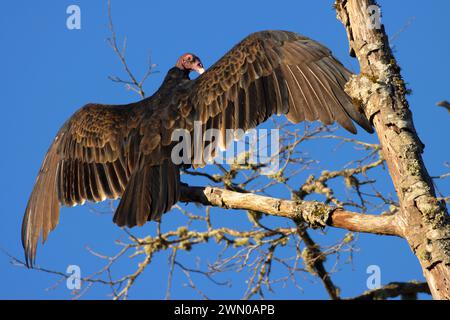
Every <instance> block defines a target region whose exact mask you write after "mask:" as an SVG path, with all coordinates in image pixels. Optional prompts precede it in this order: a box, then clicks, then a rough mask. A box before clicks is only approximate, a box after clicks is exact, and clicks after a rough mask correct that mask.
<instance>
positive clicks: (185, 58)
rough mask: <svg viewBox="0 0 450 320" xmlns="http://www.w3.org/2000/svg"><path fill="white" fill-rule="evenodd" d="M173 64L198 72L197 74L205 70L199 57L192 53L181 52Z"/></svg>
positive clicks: (182, 68)
mask: <svg viewBox="0 0 450 320" xmlns="http://www.w3.org/2000/svg"><path fill="white" fill-rule="evenodd" d="M175 66H176V67H177V68H179V69H181V70H188V71H195V72H198V73H199V74H202V73H203V72H205V69H204V68H203V64H202V62H201V61H200V58H199V57H197V56H196V55H195V54H192V53H185V54H183V55H182V56H181V57H180V58H179V59H178V61H177V64H176V65H175Z"/></svg>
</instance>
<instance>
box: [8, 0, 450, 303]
mask: <svg viewBox="0 0 450 320" xmlns="http://www.w3.org/2000/svg"><path fill="white" fill-rule="evenodd" d="M70 4H77V5H79V6H80V7H81V14H82V16H81V19H82V26H81V27H82V28H81V30H68V29H67V28H66V18H67V14H66V8H67V6H68V5H70ZM380 4H381V5H382V7H383V20H382V22H383V23H384V24H385V27H386V30H387V32H388V33H389V35H390V36H393V35H394V34H395V33H397V32H399V31H401V30H402V29H403V27H404V26H405V25H406V24H408V22H409V21H411V24H410V25H409V27H408V28H406V29H405V30H404V31H402V32H401V33H400V34H399V35H398V37H396V38H395V41H394V43H393V45H394V46H395V54H396V57H397V59H398V61H399V64H400V66H401V67H402V73H403V76H404V78H405V81H406V82H407V83H408V87H409V88H411V89H412V90H413V94H412V95H411V96H410V97H409V101H410V105H411V109H412V112H413V114H414V121H415V125H416V128H417V131H418V133H419V135H420V137H421V139H422V141H423V142H424V143H425V145H426V148H425V155H424V157H425V161H426V164H427V166H428V168H429V171H430V173H431V174H432V175H437V174H441V173H443V172H444V171H445V169H444V166H443V164H444V163H445V162H446V161H450V151H449V150H450V148H449V145H448V128H449V123H450V116H449V114H448V113H447V112H446V111H445V110H443V109H439V108H437V107H436V106H435V103H436V102H437V101H440V100H443V99H450V61H449V59H448V56H449V52H450V33H449V32H448V12H450V2H449V1H444V0H442V1H432V2H430V3H425V2H424V1H418V0H416V1H380ZM106 8H107V7H106V1H99V0H98V1H87V0H85V1H76V0H72V1H66V0H61V1H48V0H47V1H4V2H2V4H1V5H0V16H1V18H0V41H1V46H2V50H1V51H0V61H1V62H2V76H1V77H0V91H1V98H2V103H1V112H2V125H1V127H0V132H1V137H3V139H2V144H3V145H2V156H1V157H0V164H1V169H2V170H1V171H2V178H1V180H0V188H1V192H0V203H1V209H0V211H1V217H2V223H1V225H0V246H1V247H2V248H3V249H5V250H7V251H8V252H10V253H11V254H13V255H15V256H17V257H20V258H22V256H23V253H22V247H21V243H20V225H21V220H22V215H23V212H24V209H25V206H26V202H27V199H28V196H29V194H30V192H31V189H32V186H33V183H34V181H35V178H36V173H37V171H38V169H39V166H40V165H41V161H42V159H43V156H44V154H45V152H46V150H47V148H48V146H49V144H50V142H51V140H52V139H53V137H54V135H55V133H56V132H57V130H58V129H59V127H60V126H61V125H62V123H63V122H64V121H65V120H66V119H67V118H68V117H69V116H70V115H71V114H72V113H73V112H74V111H75V110H76V109H77V108H79V107H80V106H82V105H84V104H86V103H88V102H100V103H111V104H117V103H127V102H131V101H135V100H137V96H136V94H135V93H133V92H131V91H126V90H124V88H123V87H121V86H120V85H117V84H114V83H112V82H111V81H109V80H108V79H107V76H108V75H118V76H121V77H125V74H124V73H123V70H122V66H121V65H120V64H119V63H118V60H117V57H116V56H115V55H114V53H113V52H112V50H111V49H110V47H109V46H108V44H107V43H106V41H105V39H106V38H107V37H108V35H109V33H108V29H107V11H106ZM113 17H114V21H115V27H116V30H117V32H118V36H119V37H120V39H121V38H122V36H123V35H126V36H127V38H128V51H127V58H128V61H129V64H130V67H131V68H132V69H133V70H135V71H136V73H137V74H138V76H141V75H142V74H143V72H144V70H145V66H146V61H147V57H148V55H149V53H150V54H151V56H152V59H153V62H154V63H157V64H158V68H157V69H158V70H159V71H160V73H157V74H154V75H152V76H151V77H150V78H149V80H148V81H147V83H146V86H145V89H146V91H147V93H151V92H153V91H154V90H155V89H156V88H157V87H158V86H159V84H160V83H161V81H162V78H163V76H164V74H165V72H166V70H168V69H169V68H170V67H172V66H173V65H174V63H175V61H176V59H177V57H178V56H179V55H180V54H181V53H184V52H186V51H192V52H195V53H196V54H197V55H199V56H200V57H201V58H202V61H203V62H204V64H205V65H206V66H208V65H211V64H212V63H214V62H215V61H216V59H218V58H220V57H221V56H222V54H223V53H225V52H226V51H227V50H228V49H229V48H230V47H231V46H232V45H234V44H235V43H236V42H238V41H239V40H241V39H242V38H243V37H244V36H246V35H247V34H249V33H251V32H254V31H257V30H262V29H285V30H291V31H296V32H299V33H302V34H305V35H307V36H309V37H311V38H313V39H316V40H319V41H320V42H322V43H324V44H325V45H327V46H328V47H329V48H330V49H331V50H332V51H333V52H334V54H335V55H336V56H337V57H338V58H339V59H340V60H341V61H342V62H343V63H344V64H345V65H347V66H348V67H349V68H350V69H353V70H354V71H356V70H357V64H356V61H355V60H354V59H352V58H350V57H349V56H348V54H347V53H348V43H347V38H346V35H345V32H344V29H343V27H342V25H341V24H340V22H338V21H337V20H336V18H335V11H334V10H333V9H332V1H299V0H295V1H294V0H291V1H285V0H278V1H266V0H260V1H257V2H256V1H242V0H238V1H236V0H229V1H226V2H223V1H183V2H182V1H117V0H116V1H113ZM362 137H363V139H366V140H367V141H376V140H375V139H376V137H374V136H368V135H365V136H362ZM316 148H320V147H316ZM337 156H338V155H337ZM440 189H441V191H443V192H444V193H446V194H449V193H450V186H449V183H448V181H447V182H443V183H441V184H440ZM238 215H239V214H238V213H236V216H238ZM241 215H244V214H241ZM167 217H168V218H167V220H168V227H174V228H176V227H177V225H178V224H179V223H178V222H177V220H176V219H175V218H174V217H175V215H174V217H172V218H171V217H169V216H167ZM111 219H112V216H111V215H98V214H94V213H92V212H90V211H89V207H88V206H84V207H77V208H71V209H63V210H62V212H61V220H60V224H59V226H58V228H57V229H56V231H55V232H53V233H52V234H51V235H50V237H49V240H48V242H47V244H46V245H45V246H44V247H40V248H39V251H38V255H39V256H38V263H39V265H41V266H43V267H48V268H51V269H56V270H61V271H64V270H65V268H66V266H67V265H69V264H78V265H80V266H81V267H82V270H83V272H86V273H90V272H93V271H96V270H97V269H98V268H99V267H100V266H101V264H100V261H99V260H98V259H96V258H94V257H92V256H91V255H90V254H89V253H88V252H87V251H86V249H85V246H86V245H89V246H90V247H92V248H95V249H96V250H98V251H100V252H102V253H106V254H108V253H113V252H115V251H116V250H117V247H116V246H115V245H114V244H113V241H114V240H115V239H118V238H122V239H124V233H123V231H121V230H120V229H119V228H117V227H116V226H115V225H113V224H112V223H111ZM239 221H240V220H239V219H236V223H239ZM227 223H230V220H229V219H228V222H227ZM283 223H284V222H283ZM334 232H335V231H333V230H330V231H329V233H330V237H335V236H336V234H337V235H342V233H336V234H334ZM138 233H139V234H142V235H143V234H146V233H154V225H150V224H149V225H147V226H146V227H144V228H143V230H140V231H138ZM323 238H324V237H323V236H322V239H323ZM357 245H358V247H359V248H360V251H359V252H357V253H356V254H355V255H354V262H353V264H352V265H348V264H347V265H342V266H341V268H342V271H341V272H339V273H338V274H336V275H335V277H334V280H335V281H336V283H337V285H338V286H340V287H341V288H342V289H343V292H342V293H343V296H352V295H356V294H358V293H361V292H362V291H364V290H365V289H366V278H367V274H366V268H367V266H369V265H372V264H376V265H379V266H380V267H381V270H382V283H383V284H386V283H388V282H390V281H409V280H414V279H418V280H421V279H423V278H422V274H421V270H420V267H419V264H418V262H417V260H416V259H415V257H414V256H413V255H412V253H411V252H410V249H409V248H408V245H407V244H406V243H405V242H404V241H402V240H400V239H392V238H382V237H376V236H370V235H361V236H360V239H359V241H358V243H357ZM207 253H208V252H207V251H206V250H202V249H200V250H199V251H193V252H191V253H190V254H189V255H190V258H191V261H195V260H194V259H192V257H195V255H197V254H198V255H199V256H200V257H202V258H203V259H207V258H208V255H207ZM134 262H137V261H134ZM154 262H155V263H154V265H152V266H151V267H150V268H149V269H148V270H147V271H146V273H145V274H144V275H143V277H142V278H139V280H138V282H137V284H136V286H135V288H134V290H133V291H132V292H131V294H130V298H163V297H164V293H165V285H166V279H167V272H168V263H167V256H166V255H159V256H157V257H156V258H155V261H154ZM127 268H129V265H128V267H127V265H124V266H120V267H119V268H118V269H117V274H118V275H120V274H121V272H123V271H125V270H129V269H127ZM0 270H1V276H2V285H1V286H0V298H27V299H29V298H35V299H57V298H59V299H67V298H71V295H70V292H69V290H67V289H66V288H65V287H64V286H60V287H58V288H56V289H55V290H50V291H48V290H46V289H47V288H48V287H51V286H52V285H53V284H54V283H55V281H57V279H58V278H57V277H54V276H50V275H46V274H43V273H40V272H36V271H30V270H25V269H24V268H18V267H14V266H12V265H11V264H10V262H9V259H8V258H7V257H6V256H5V255H3V254H0ZM242 280H243V277H239V276H237V278H236V281H235V283H234V285H233V287H231V288H227V289H224V288H223V287H214V286H212V285H211V284H210V283H208V282H204V281H203V282H202V281H201V280H199V281H200V283H201V285H202V286H203V287H202V288H203V289H205V288H206V289H205V290H206V291H207V292H208V293H209V294H210V297H212V298H239V297H241V296H242V294H243V284H242V283H239V281H242ZM174 281H175V282H176V283H178V284H177V285H175V286H174V288H173V292H172V297H173V298H196V297H198V296H197V295H196V294H195V293H194V292H193V291H192V290H190V289H188V288H185V287H184V286H183V285H182V284H183V283H185V282H186V280H185V278H183V276H182V274H181V273H180V272H177V273H176V274H175V278H174ZM301 285H302V287H303V288H304V290H305V292H304V293H300V292H299V291H297V290H296V289H295V288H293V287H290V286H288V287H287V288H286V289H282V288H279V289H278V290H277V292H276V293H275V294H269V295H268V297H269V298H296V299H297V298H299V299H302V298H326V297H327V296H326V294H325V292H324V289H323V287H322V286H321V285H320V284H316V283H314V282H312V281H311V279H310V278H309V279H307V280H305V281H304V282H303V283H302V284H301ZM208 286H209V287H208ZM108 292H109V291H108V288H105V287H102V286H99V287H95V288H93V289H92V290H90V291H89V292H88V293H87V294H86V296H85V298H91V299H92V298H98V299H105V298H108V296H107V294H108Z"/></svg>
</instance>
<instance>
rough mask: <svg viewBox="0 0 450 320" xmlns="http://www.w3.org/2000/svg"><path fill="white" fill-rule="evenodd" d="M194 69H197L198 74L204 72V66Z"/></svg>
mask: <svg viewBox="0 0 450 320" xmlns="http://www.w3.org/2000/svg"><path fill="white" fill-rule="evenodd" d="M195 71H197V72H198V74H203V73H204V72H205V68H198V69H196V70H195Z"/></svg>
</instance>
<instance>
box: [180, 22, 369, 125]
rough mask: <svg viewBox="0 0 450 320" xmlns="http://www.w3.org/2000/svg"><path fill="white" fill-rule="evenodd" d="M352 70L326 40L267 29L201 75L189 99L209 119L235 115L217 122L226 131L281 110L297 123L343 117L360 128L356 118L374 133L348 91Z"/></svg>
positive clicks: (340, 120) (328, 121) (343, 121)
mask: <svg viewBox="0 0 450 320" xmlns="http://www.w3.org/2000/svg"><path fill="white" fill-rule="evenodd" d="M350 75H351V73H350V71H348V70H347V69H346V68H345V67H344V66H343V65H342V64H341V63H340V62H339V61H337V60H336V59H335V58H334V57H333V56H332V54H331V52H330V50H328V49H327V48H326V47H324V46H323V45H321V44H320V43H318V42H316V41H314V40H311V39H309V38H307V37H304V36H301V35H298V34H296V33H293V32H288V31H262V32H257V33H254V34H252V35H250V36H248V37H247V38H245V39H244V40H243V41H241V42H240V43H239V44H237V45H236V46H235V47H234V48H233V49H231V50H230V51H229V52H228V53H227V54H225V55H224V57H223V58H221V59H220V60H219V61H218V62H216V63H215V64H214V65H213V66H212V67H211V68H210V69H209V70H208V71H207V72H205V73H204V74H203V75H201V76H200V77H199V78H197V79H196V80H195V84H194V86H193V89H192V91H191V93H190V96H189V99H187V100H186V101H185V103H186V104H191V105H192V106H193V109H194V110H196V114H198V115H199V116H197V119H196V120H201V121H202V122H203V123H204V124H206V123H207V122H208V119H210V118H214V117H216V116H217V115H218V114H220V113H222V112H226V113H231V114H233V117H230V118H229V119H231V120H232V121H233V123H229V122H228V120H226V121H220V122H219V123H218V124H217V125H218V129H220V130H221V132H223V131H224V129H226V128H222V127H224V126H225V127H227V128H228V127H230V128H241V129H243V130H248V129H250V128H253V127H256V126H257V125H258V124H260V123H261V122H264V121H265V120H266V119H268V118H269V117H270V116H271V115H273V114H275V113H276V114H283V113H284V114H286V116H287V118H288V119H289V120H290V121H292V122H295V123H297V122H300V121H303V120H308V121H313V120H320V121H322V122H323V123H324V124H331V123H332V122H334V121H337V122H338V123H339V124H340V125H342V126H343V127H344V128H345V129H347V130H349V131H350V132H353V133H355V132H356V128H355V126H354V125H353V122H352V120H353V121H355V122H357V123H358V124H359V125H360V126H361V127H363V128H364V129H365V130H366V131H368V132H373V128H372V125H371V124H370V123H369V121H368V120H367V118H366V117H365V116H364V115H363V114H361V112H360V111H359V110H358V109H357V107H355V106H354V105H353V104H352V101H351V99H350V98H349V97H348V95H347V94H346V93H345V91H344V86H345V84H346V82H347V81H348V79H349V77H350ZM227 108H230V109H229V110H227ZM223 119H225V118H223ZM227 119H228V118H227ZM208 125H210V123H208Z"/></svg>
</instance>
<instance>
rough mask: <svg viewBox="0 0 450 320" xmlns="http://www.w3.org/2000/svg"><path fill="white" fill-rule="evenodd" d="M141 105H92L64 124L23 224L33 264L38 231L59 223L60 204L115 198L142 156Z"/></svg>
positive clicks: (40, 233)
mask: <svg viewBox="0 0 450 320" xmlns="http://www.w3.org/2000/svg"><path fill="white" fill-rule="evenodd" d="M142 113H143V111H142V108H140V107H139V106H135V107H134V106H131V105H128V106H106V105H95V104H89V105H86V106H85V107H83V108H81V109H80V110H79V111H77V112H76V113H75V114H74V115H73V116H72V117H71V118H70V119H69V120H68V121H67V122H66V123H65V124H64V126H63V127H62V128H61V129H60V131H59V132H58V134H57V135H56V137H55V139H54V141H53V143H52V145H51V146H50V148H49V150H48V152H47V155H46V156H45V159H44V161H43V164H42V166H41V168H40V170H39V174H38V177H37V179H36V182H35V185H34V188H33V191H32V194H31V196H30V199H29V201H28V205H27V208H26V211H25V215H24V218H23V223H22V244H23V247H24V249H25V256H26V262H27V264H28V265H32V263H33V260H34V257H35V255H36V248H37V244H38V241H39V236H42V242H45V240H46V239H47V236H48V234H49V232H50V231H51V230H53V229H54V228H55V227H56V225H57V224H58V220H59V207H60V204H62V205H66V206H74V205H77V204H83V203H84V202H85V201H86V200H89V201H93V202H98V201H102V200H105V199H116V198H118V197H120V196H121V195H122V193H123V191H124V190H125V187H126V184H127V181H128V179H129V177H130V173H131V172H132V171H133V168H134V166H135V165H136V161H137V159H138V157H139V143H140V138H141V135H140V134H139V130H138V125H139V121H140V119H141V118H142Z"/></svg>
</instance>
